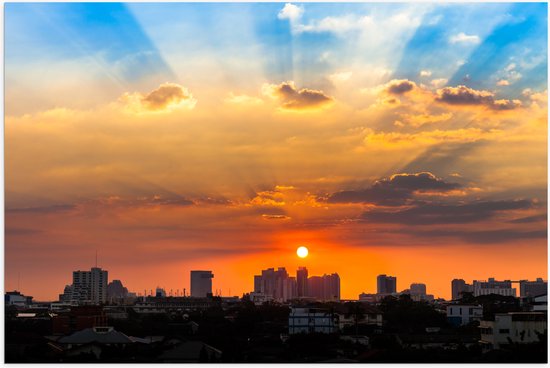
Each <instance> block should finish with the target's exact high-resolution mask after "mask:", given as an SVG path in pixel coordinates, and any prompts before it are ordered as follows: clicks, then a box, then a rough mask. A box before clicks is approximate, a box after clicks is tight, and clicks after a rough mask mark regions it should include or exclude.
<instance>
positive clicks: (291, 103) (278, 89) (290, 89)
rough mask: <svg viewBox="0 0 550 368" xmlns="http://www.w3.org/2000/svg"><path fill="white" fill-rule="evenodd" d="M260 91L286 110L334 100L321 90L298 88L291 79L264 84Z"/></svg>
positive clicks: (327, 103) (299, 108) (300, 108)
mask: <svg viewBox="0 0 550 368" xmlns="http://www.w3.org/2000/svg"><path fill="white" fill-rule="evenodd" d="M262 92H263V93H264V94H265V95H267V96H270V97H272V98H274V99H277V100H279V101H280V102H281V107H282V108H284V109H288V110H304V109H312V108H319V107H326V106H328V105H330V104H332V103H333V102H334V99H333V98H332V97H330V96H327V95H326V94H325V93H324V92H323V91H319V90H314V89H308V88H302V89H300V90H298V89H297V88H296V86H295V84H294V82H293V81H289V82H283V83H281V84H278V85H276V84H264V86H263V87H262Z"/></svg>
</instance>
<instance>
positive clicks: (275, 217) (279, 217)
mask: <svg viewBox="0 0 550 368" xmlns="http://www.w3.org/2000/svg"><path fill="white" fill-rule="evenodd" d="M262 218H263V219H264V220H290V219H291V218H290V217H288V216H286V215H268V214H265V213H264V214H262Z"/></svg>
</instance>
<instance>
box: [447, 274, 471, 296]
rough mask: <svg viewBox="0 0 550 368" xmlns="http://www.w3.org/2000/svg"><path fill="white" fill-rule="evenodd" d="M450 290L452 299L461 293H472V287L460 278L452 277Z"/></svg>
mask: <svg viewBox="0 0 550 368" xmlns="http://www.w3.org/2000/svg"><path fill="white" fill-rule="evenodd" d="M451 291H452V293H451V294H452V298H453V300H458V299H460V298H461V297H462V293H473V292H474V287H473V285H471V284H467V283H466V281H464V280H462V279H454V280H453V281H451Z"/></svg>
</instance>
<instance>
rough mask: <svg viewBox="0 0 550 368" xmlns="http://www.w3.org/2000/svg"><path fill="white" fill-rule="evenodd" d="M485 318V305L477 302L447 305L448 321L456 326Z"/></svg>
mask: <svg viewBox="0 0 550 368" xmlns="http://www.w3.org/2000/svg"><path fill="white" fill-rule="evenodd" d="M481 318H483V307H482V306H481V305H475V304H451V305H448V306H447V321H449V323H450V324H452V325H454V326H462V325H467V324H469V323H471V322H473V321H480V320H481Z"/></svg>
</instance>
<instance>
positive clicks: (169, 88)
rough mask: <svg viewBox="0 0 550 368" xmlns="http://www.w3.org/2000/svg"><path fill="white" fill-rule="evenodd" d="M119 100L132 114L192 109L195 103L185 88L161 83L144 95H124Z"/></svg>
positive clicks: (136, 93)
mask: <svg viewBox="0 0 550 368" xmlns="http://www.w3.org/2000/svg"><path fill="white" fill-rule="evenodd" d="M120 100H121V101H122V103H124V104H125V106H126V109H127V110H129V111H131V112H134V113H146V112H170V111H173V110H175V109H180V108H185V109H193V108H194V107H195V105H196V103H197V100H196V99H194V98H193V95H192V94H191V93H190V92H189V91H188V90H187V88H185V87H183V86H181V85H179V84H176V83H163V84H161V85H160V86H159V87H158V88H157V89H155V90H153V91H151V92H149V93H148V94H146V95H144V94H142V93H139V92H135V93H131V94H130V93H125V94H124V95H122V97H121V98H120Z"/></svg>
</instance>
